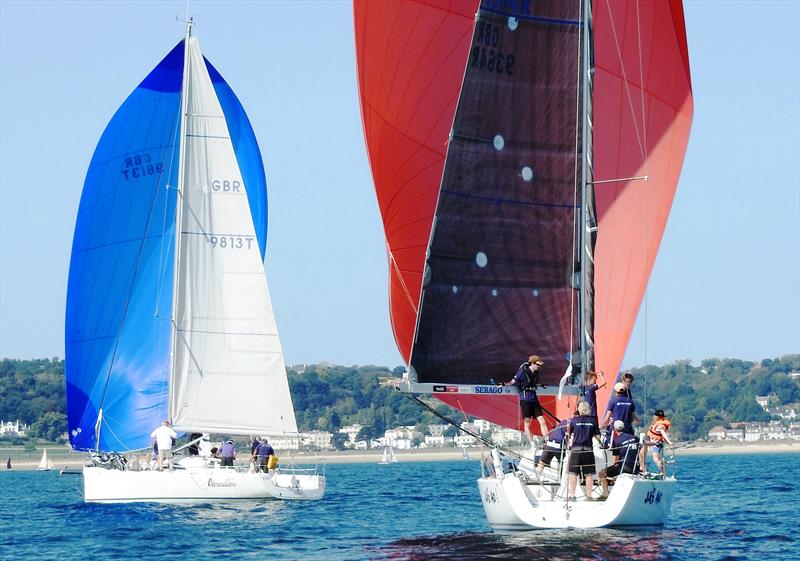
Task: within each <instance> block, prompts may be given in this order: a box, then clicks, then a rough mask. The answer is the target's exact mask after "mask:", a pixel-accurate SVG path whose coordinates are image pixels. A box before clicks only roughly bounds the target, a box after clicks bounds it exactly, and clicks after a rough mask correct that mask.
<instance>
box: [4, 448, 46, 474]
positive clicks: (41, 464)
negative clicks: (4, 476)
mask: <svg viewBox="0 0 800 561" xmlns="http://www.w3.org/2000/svg"><path fill="white" fill-rule="evenodd" d="M9 461H10V460H9ZM51 469H53V460H51V459H50V458H48V457H47V448H45V450H44V452H42V459H41V460H39V466H38V467H37V468H36V471H50V470H51Z"/></svg>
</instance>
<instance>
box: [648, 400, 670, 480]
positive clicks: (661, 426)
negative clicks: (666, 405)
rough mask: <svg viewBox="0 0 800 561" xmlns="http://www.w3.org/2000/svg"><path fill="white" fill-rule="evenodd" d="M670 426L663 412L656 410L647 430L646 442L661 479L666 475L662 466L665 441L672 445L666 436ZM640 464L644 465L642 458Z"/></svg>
mask: <svg viewBox="0 0 800 561" xmlns="http://www.w3.org/2000/svg"><path fill="white" fill-rule="evenodd" d="M670 424H671V423H670V422H669V419H667V417H666V415H664V410H663V409H656V412H655V413H654V414H653V423H652V424H651V425H650V428H648V429H647V440H648V443H649V445H650V446H651V447H652V449H653V451H652V454H653V461H654V462H655V463H656V465H657V466H658V469H659V471H660V472H661V477H665V476H666V474H667V473H666V469H665V466H664V458H663V451H664V442H665V441H666V442H667V444H670V445H671V444H672V441H671V440H670V439H669V436H668V435H667V431H669V427H670ZM643 456H644V454H643ZM642 464H644V457H643V458H642Z"/></svg>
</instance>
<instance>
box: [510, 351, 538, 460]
mask: <svg viewBox="0 0 800 561" xmlns="http://www.w3.org/2000/svg"><path fill="white" fill-rule="evenodd" d="M543 364H544V361H543V360H542V359H540V358H539V357H538V356H537V355H531V356H529V357H528V362H523V363H522V364H521V365H520V367H519V369H518V370H517V373H516V374H515V375H514V377H513V378H512V379H511V380H509V381H508V382H506V383H505V384H503V385H504V386H513V385H518V386H519V408H520V410H521V411H522V422H523V425H524V427H525V436H527V437H528V444H530V446H531V448H535V445H534V444H533V435H532V434H531V419H533V418H534V417H536V420H537V421H539V428H540V429H541V431H542V436H545V435H547V423H546V422H545V420H544V415H543V414H542V406H541V405H539V397H538V396H537V395H536V386H537V384H538V383H539V367H540V366H542V365H543Z"/></svg>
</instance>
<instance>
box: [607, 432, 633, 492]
mask: <svg viewBox="0 0 800 561" xmlns="http://www.w3.org/2000/svg"><path fill="white" fill-rule="evenodd" d="M624 431H625V423H623V422H622V421H614V432H613V433H612V435H611V451H612V452H613V453H614V457H615V458H619V459H618V460H617V461H616V462H615V463H614V464H612V465H610V466H608V468H607V469H601V470H600V473H599V475H600V484H601V485H602V486H603V496H604V497H607V496H608V480H609V479H615V478H616V477H617V476H618V475H619V474H620V473H636V471H638V470H637V466H636V460H637V457H638V456H639V439H638V438H636V436H634V435H632V434H629V433H626V432H624Z"/></svg>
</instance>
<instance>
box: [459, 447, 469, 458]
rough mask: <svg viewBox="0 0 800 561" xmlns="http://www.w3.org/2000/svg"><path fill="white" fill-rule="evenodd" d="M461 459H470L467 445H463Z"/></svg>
mask: <svg viewBox="0 0 800 561" xmlns="http://www.w3.org/2000/svg"><path fill="white" fill-rule="evenodd" d="M461 459H462V460H469V453H468V452H467V447H466V446H462V447H461Z"/></svg>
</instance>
